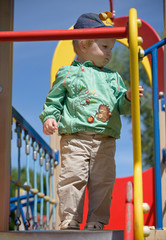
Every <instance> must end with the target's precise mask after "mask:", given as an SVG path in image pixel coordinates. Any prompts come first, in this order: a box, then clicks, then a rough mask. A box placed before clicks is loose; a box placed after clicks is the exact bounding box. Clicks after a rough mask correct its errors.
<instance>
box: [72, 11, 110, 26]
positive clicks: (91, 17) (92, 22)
mask: <svg viewBox="0 0 166 240" xmlns="http://www.w3.org/2000/svg"><path fill="white" fill-rule="evenodd" d="M99 16H100V15H98V14H96V13H84V14H82V15H81V16H80V17H79V18H78V19H77V22H76V24H75V25H74V29H80V28H104V27H112V21H111V19H110V18H108V19H106V20H103V21H102V20H101V18H100V17H99Z"/></svg>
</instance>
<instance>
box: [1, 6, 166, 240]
mask: <svg viewBox="0 0 166 240" xmlns="http://www.w3.org/2000/svg"><path fill="white" fill-rule="evenodd" d="M11 2H12V1H9V3H11ZM9 8H10V4H9ZM128 20H129V28H128V27H127V25H126V23H127V21H128ZM114 22H115V27H114V28H113V29H111V30H110V29H94V30H90V31H89V30H88V29H87V30H71V31H70V32H69V31H68V30H52V31H37V32H36V31H35V32H34V31H29V32H5V31H3V32H1V33H0V42H13V41H37V40H41V41H46V40H70V39H81V38H104V37H116V38H117V39H120V41H121V39H123V38H127V37H128V39H129V50H130V64H131V65H130V69H131V72H130V76H131V90H132V101H131V102H132V125H133V151H134V239H138V240H141V239H143V238H144V234H143V225H144V223H143V222H144V220H143V207H142V203H143V188H142V185H143V184H142V160H141V137H140V135H141V134H140V113H139V109H140V106H139V104H140V103H139V96H138V92H137V90H136V89H138V85H139V73H138V52H139V48H140V47H139V44H138V42H140V41H138V40H139V38H138V36H142V37H143V38H144V34H145V32H146V33H147V34H149V35H150V36H151V34H152V32H153V31H152V29H151V28H149V26H148V25H147V24H146V23H145V22H143V21H142V26H141V27H140V28H139V30H138V25H139V26H140V21H139V20H138V19H137V12H136V10H135V9H131V10H130V12H129V18H127V17H124V18H123V17H122V18H119V19H116V18H115V19H114ZM2 29H3V27H2ZM143 29H144V30H143ZM5 30H6V29H5ZM150 40H151V41H149V39H148V38H146V37H145V39H144V43H143V44H142V47H143V49H146V50H145V51H144V52H142V51H140V58H144V56H146V55H147V54H149V53H152V65H153V68H152V69H155V72H154V71H152V75H153V83H155V84H157V85H153V100H154V102H153V106H154V107H156V106H158V104H156V101H158V99H159V96H158V94H159V92H164V79H163V72H164V62H163V57H164V52H163V47H162V46H163V45H164V44H165V40H163V41H159V38H158V37H157V35H156V34H154V32H153V37H151V39H150ZM122 43H123V44H126V41H124V42H123V41H122ZM155 43H157V45H154V44H155ZM152 45H153V46H152ZM158 48H160V49H159V51H158ZM7 50H8V51H9V52H10V53H11V52H12V51H11V50H12V49H10V48H9V46H8V47H7ZM4 52H5V50H4ZM157 52H158V55H159V56H160V57H159V59H158V60H159V63H158V65H159V70H158V72H157V71H156V69H157V62H156V58H157ZM5 53H6V52H5ZM9 55H10V54H8V56H9ZM145 61H146V62H147V60H145ZM145 61H144V62H145ZM8 62H9V66H10V67H11V58H9V60H8ZM143 64H144V65H145V69H146V71H147V73H148V74H149V76H150V72H149V67H148V63H143ZM63 65H64V63H63ZM10 67H9V69H10ZM8 72H10V71H8ZM158 73H159V75H158ZM51 74H52V76H53V75H54V73H51ZM54 76H55V75H54ZM6 78H7V79H10V77H9V76H6ZM156 79H157V80H156ZM10 81H11V79H10ZM7 82H8V83H9V81H7ZM158 82H159V87H158ZM0 85H1V87H3V88H8V89H11V82H10V83H9V85H10V86H9V87H8V86H7V83H4V82H2V83H0ZM0 94H1V96H2V100H3V98H4V91H2V88H1V93H0ZM5 94H6V93H5ZM7 95H8V100H7V101H5V100H3V101H2V103H3V104H4V106H3V107H2V109H3V111H2V112H4V114H2V115H3V117H2V119H1V121H2V124H1V126H6V127H5V128H4V129H3V130H2V136H1V142H2V145H1V147H2V151H1V152H2V153H3V155H2V156H1V158H2V159H1V164H2V168H1V171H2V172H1V173H2V174H1V176H0V177H1V178H2V179H1V180H2V181H1V185H0V186H1V187H0V188H1V192H3V193H6V194H4V196H5V198H4V197H3V199H1V200H0V201H1V206H2V210H1V216H3V217H2V218H3V219H1V220H0V228H1V229H0V231H2V232H5V231H8V216H9V214H8V212H9V206H8V205H9V204H8V202H7V201H6V200H5V199H6V198H8V199H9V192H8V189H7V188H8V187H7V186H9V179H10V177H9V175H10V173H9V166H10V156H9V155H10V154H9V153H10V150H9V149H10V146H9V145H10V144H7V143H9V142H10V129H11V123H10V119H11V93H10V90H9V92H8V94H7ZM5 97H6V96H5ZM163 99H164V95H162V98H161V99H160V100H159V103H161V102H162V101H161V100H163ZM5 109H8V112H7V113H6V111H5ZM158 112H159V108H158V107H157V109H154V113H157V114H154V122H155V121H156V119H157V123H156V125H155V134H156V135H155V141H156V143H155V156H156V157H155V158H156V163H155V165H156V166H155V179H157V181H156V183H155V186H156V194H155V196H156V208H157V211H156V216H157V218H156V222H155V224H156V231H154V230H153V232H155V234H157V232H158V231H159V230H162V229H163V226H164V225H166V220H165V218H166V217H165V214H164V215H162V208H163V207H162V203H161V202H164V200H162V199H161V180H160V179H161V170H160V169H161V168H160V161H161V159H162V156H161V145H164V144H165V143H163V142H162V143H161V141H160V139H161V136H160V135H161V132H160V134H159V124H158V123H159V116H158ZM161 114H162V113H161ZM161 118H163V114H162V117H161V115H160V120H161ZM9 126H10V127H9ZM18 126H19V125H18V124H17V127H18ZM18 133H19V130H18ZM159 137H160V139H159ZM2 139H3V140H2ZM4 139H7V140H6V141H4ZM8 140H9V141H8ZM3 141H4V142H3ZM53 145H54V143H52V147H53V148H55V147H54V146H53ZM164 147H165V146H163V148H164ZM162 167H163V169H164V166H163V165H162ZM162 173H163V171H162ZM151 176H152V175H151ZM18 180H19V179H18ZM3 181H4V182H6V184H5V186H4V185H2V182H3ZM162 181H163V180H162ZM151 184H152V183H151ZM18 187H21V186H18ZM164 191H166V190H163V189H162V192H164ZM46 195H47V194H46ZM163 195H164V194H163ZM164 196H165V197H166V195H164ZM53 204H55V201H53ZM6 209H8V211H7V212H6ZM4 210H5V211H4ZM162 232H164V230H162ZM163 236H164V235H163ZM0 239H1V235H0ZM100 239H102V238H100ZM103 239H104V238H103ZM149 239H150V237H149ZM153 239H155V238H153ZM161 239H162V238H161ZM163 239H164V238H163Z"/></svg>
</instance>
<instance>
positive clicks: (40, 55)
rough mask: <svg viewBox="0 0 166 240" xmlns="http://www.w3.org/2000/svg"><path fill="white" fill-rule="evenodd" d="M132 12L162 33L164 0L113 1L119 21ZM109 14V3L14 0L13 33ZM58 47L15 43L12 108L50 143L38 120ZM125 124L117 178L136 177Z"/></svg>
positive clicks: (95, 0) (119, 144) (119, 143)
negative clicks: (135, 11) (107, 11)
mask: <svg viewBox="0 0 166 240" xmlns="http://www.w3.org/2000/svg"><path fill="white" fill-rule="evenodd" d="M130 8H136V9H137V15H138V18H141V19H143V20H144V21H146V22H148V23H149V24H150V25H151V26H152V27H153V28H154V29H155V30H156V31H158V32H162V31H163V1H162V0H158V1H156V0H134V1H133V0H125V1H124V0H114V9H115V12H116V17H119V16H128V13H129V9H130ZM106 10H109V0H84V1H81V0H29V1H26V0H15V1H14V30H16V31H22V30H48V29H68V28H69V27H70V26H71V25H73V24H74V23H75V21H76V19H77V18H78V17H79V16H80V15H81V14H82V13H85V12H95V13H99V12H103V11H106ZM56 45H57V42H56V41H46V42H21V43H14V54H13V96H12V105H13V106H14V107H15V108H16V109H17V110H18V111H19V112H20V114H21V115H22V116H23V117H24V118H25V119H26V120H27V121H28V122H29V123H30V124H31V125H32V127H34V128H35V129H36V130H37V132H38V133H39V134H40V135H41V136H42V137H43V138H44V139H45V140H46V141H47V142H48V143H49V137H48V136H45V135H44V134H43V133H42V124H41V122H40V120H39V117H38V116H39V114H40V112H41V111H42V108H43V104H44V101H45V98H46V95H47V93H48V91H49V89H50V68H51V61H52V57H53V53H54V50H55V48H56ZM122 124H123V127H122V134H121V139H120V140H118V141H117V152H116V164H117V177H122V176H129V175H132V174H133V156H132V134H131V129H132V127H131V125H130V124H128V122H127V121H126V120H124V119H122ZM13 135H14V134H13ZM13 142H14V140H13ZM12 149H14V146H13V147H12ZM13 151H14V150H13ZM13 154H14V153H13ZM13 158H14V159H15V157H13Z"/></svg>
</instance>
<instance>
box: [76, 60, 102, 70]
mask: <svg viewBox="0 0 166 240" xmlns="http://www.w3.org/2000/svg"><path fill="white" fill-rule="evenodd" d="M72 66H85V67H93V68H98V69H101V70H103V68H102V67H97V66H95V64H94V63H93V62H91V61H86V62H84V63H81V62H79V61H77V60H74V61H73V62H72Z"/></svg>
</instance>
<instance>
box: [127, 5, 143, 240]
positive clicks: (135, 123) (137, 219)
mask: <svg viewBox="0 0 166 240" xmlns="http://www.w3.org/2000/svg"><path fill="white" fill-rule="evenodd" d="M137 37H138V25H137V12H136V10H135V9H130V11H129V50H130V79H131V111H132V132H133V154H134V234H135V240H143V239H144V235H143V209H142V202H143V186H142V159H141V129H140V99H139V91H138V87H139V67H138V66H139V65H138V39H137Z"/></svg>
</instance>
